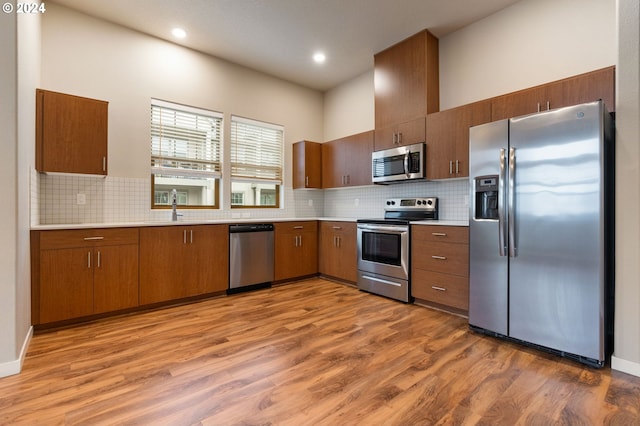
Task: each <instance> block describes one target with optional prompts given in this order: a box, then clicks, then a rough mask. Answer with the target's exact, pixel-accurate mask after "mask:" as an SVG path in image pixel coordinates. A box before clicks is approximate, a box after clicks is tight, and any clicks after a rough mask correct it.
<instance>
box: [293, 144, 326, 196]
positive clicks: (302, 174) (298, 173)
mask: <svg viewBox="0 0 640 426" xmlns="http://www.w3.org/2000/svg"><path fill="white" fill-rule="evenodd" d="M298 188H322V144H320V143H317V142H309V141H301V142H296V143H294V144H293V189H298Z"/></svg>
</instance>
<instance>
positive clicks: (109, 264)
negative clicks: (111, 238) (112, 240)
mask: <svg viewBox="0 0 640 426" xmlns="http://www.w3.org/2000/svg"><path fill="white" fill-rule="evenodd" d="M93 254H94V259H95V263H94V265H93V266H94V274H93V310H94V313H102V312H110V311H116V310H118V309H126V308H132V307H135V306H138V290H139V289H138V246H137V245H133V244H131V245H122V246H105V247H98V248H96V249H95V250H94V252H93Z"/></svg>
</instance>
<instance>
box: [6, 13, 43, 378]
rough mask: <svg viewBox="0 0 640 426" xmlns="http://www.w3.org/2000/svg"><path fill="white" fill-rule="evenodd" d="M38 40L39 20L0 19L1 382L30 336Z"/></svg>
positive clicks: (24, 17)
mask: <svg viewBox="0 0 640 426" xmlns="http://www.w3.org/2000/svg"><path fill="white" fill-rule="evenodd" d="M39 35H40V34H39V17H38V16H37V15H33V16H32V15H16V14H9V13H3V14H2V16H0V51H2V52H3V57H2V61H0V93H2V96H1V97H0V129H1V130H0V141H1V142H2V145H1V146H2V152H3V164H2V167H1V168H0V180H1V181H2V182H4V185H3V200H4V205H3V208H2V209H0V377H2V376H7V375H10V374H16V373H18V372H19V371H20V368H21V365H22V360H23V357H24V354H25V351H26V347H27V344H28V341H29V338H30V336H31V310H30V305H31V300H30V298H31V293H30V262H29V227H30V219H29V202H30V184H29V179H30V176H31V173H30V172H31V168H32V167H33V161H34V155H35V154H34V151H35V144H34V134H35V130H34V126H33V123H34V122H35V95H34V93H35V85H36V83H37V78H38V72H39V64H38V58H39V55H40V51H39V38H40V37H39ZM27 96H28V97H27Z"/></svg>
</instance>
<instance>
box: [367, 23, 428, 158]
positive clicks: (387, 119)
mask: <svg viewBox="0 0 640 426" xmlns="http://www.w3.org/2000/svg"><path fill="white" fill-rule="evenodd" d="M438 57H439V52H438V39H437V38H436V37H434V36H433V35H432V34H431V33H430V32H429V31H427V30H424V31H421V32H419V33H418V34H415V35H413V36H411V37H409V38H407V39H406V40H403V41H401V42H400V43H398V44H396V45H394V46H391V47H389V48H388V49H386V50H383V51H382V52H380V53H377V54H376V55H375V56H374V93H375V130H376V133H375V150H376V151H379V150H381V149H386V148H392V147H394V146H397V145H399V144H400V145H408V144H412V143H416V142H424V136H425V135H424V117H425V116H426V115H427V114H430V113H433V112H436V111H438V110H439V103H440V89H439V85H440V82H439V76H438V68H439V59H438ZM418 119H422V122H421V123H420V122H419V121H418V122H416V121H415V120H418ZM420 127H422V133H421V134H420V133H419V130H420Z"/></svg>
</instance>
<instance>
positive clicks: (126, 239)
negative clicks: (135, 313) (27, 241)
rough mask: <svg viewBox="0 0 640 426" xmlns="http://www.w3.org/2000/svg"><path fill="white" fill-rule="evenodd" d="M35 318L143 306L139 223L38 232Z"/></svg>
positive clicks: (60, 318)
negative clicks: (140, 287) (139, 269)
mask: <svg viewBox="0 0 640 426" xmlns="http://www.w3.org/2000/svg"><path fill="white" fill-rule="evenodd" d="M31 247H32V322H33V324H34V325H40V324H48V323H55V322H58V321H65V320H71V319H74V318H81V317H85V316H89V315H94V314H101V313H106V312H112V311H118V310H122V309H127V308H133V307H136V306H138V303H139V300H138V228H111V229H87V230H61V231H33V232H32V235H31Z"/></svg>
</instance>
